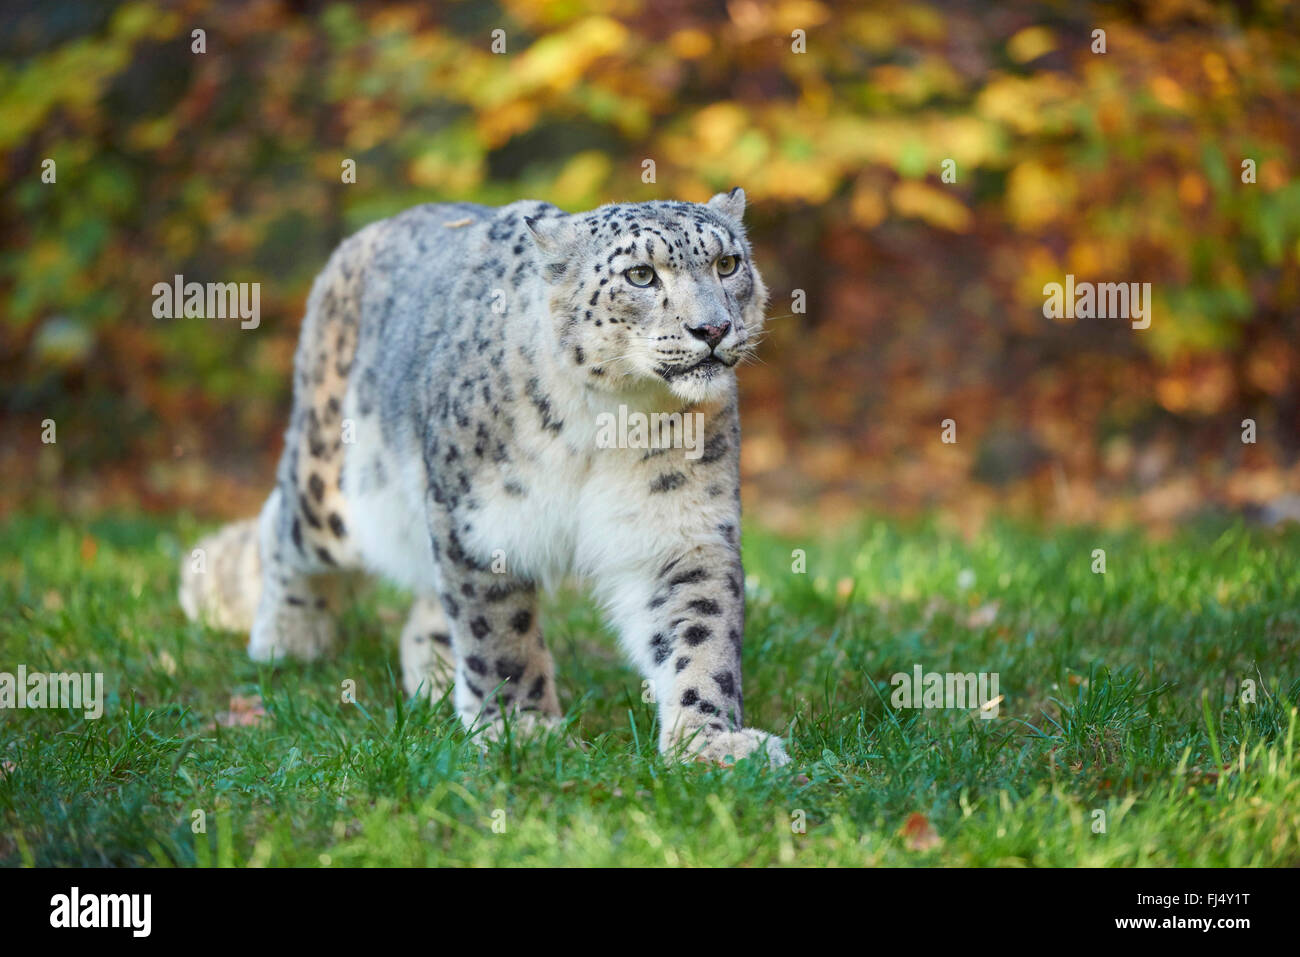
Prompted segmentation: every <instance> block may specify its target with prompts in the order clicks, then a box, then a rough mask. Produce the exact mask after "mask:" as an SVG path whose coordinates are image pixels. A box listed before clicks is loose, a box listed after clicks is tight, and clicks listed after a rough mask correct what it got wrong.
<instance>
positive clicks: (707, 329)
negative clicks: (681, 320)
mask: <svg viewBox="0 0 1300 957" xmlns="http://www.w3.org/2000/svg"><path fill="white" fill-rule="evenodd" d="M686 331H687V332H689V333H690V334H691V335H693V336H694V337H695V338H696V339H699V340H700V341H701V342H705V343H708V346H709V348H710V349H712V348H715V347H716V346H717V344H718V343H719V342H721V341H722V338H723V336H725V335H726V334H727V333H728V332H730V331H731V323H730V322H728V321H726V320H725V319H724V320H723V321H722V322H717V323H705V324H702V325H698V326H687V327H686Z"/></svg>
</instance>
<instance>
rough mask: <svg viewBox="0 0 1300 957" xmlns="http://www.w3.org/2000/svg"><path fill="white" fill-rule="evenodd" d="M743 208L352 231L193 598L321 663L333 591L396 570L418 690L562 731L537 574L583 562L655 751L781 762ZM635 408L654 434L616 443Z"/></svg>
mask: <svg viewBox="0 0 1300 957" xmlns="http://www.w3.org/2000/svg"><path fill="white" fill-rule="evenodd" d="M744 211H745V194H744V192H743V191H742V190H741V189H739V188H736V189H733V190H731V191H730V192H726V193H719V194H718V195H716V196H714V197H713V198H712V199H710V200H709V201H708V202H706V203H691V202H681V201H666V200H657V201H651V202H640V203H620V204H610V205H604V206H600V207H599V208H597V209H594V210H590V211H587V212H580V213H571V214H570V213H566V212H564V211H562V210H561V209H559V208H557V207H556V206H553V205H550V204H548V203H544V202H538V201H521V202H516V203H512V204H510V205H508V206H502V207H486V206H480V205H474V204H468V203H445V204H426V205H421V206H417V207H414V208H412V209H408V210H406V211H405V212H402V213H400V214H398V215H396V216H394V217H392V218H390V219H386V220H383V221H380V222H377V223H373V224H371V225H369V226H367V227H365V228H363V229H361V230H360V231H359V232H357V233H356V234H354V235H352V236H351V237H350V238H348V239H346V240H345V241H343V242H342V244H341V245H340V246H339V247H338V248H337V249H336V250H335V252H334V253H333V255H332V256H331V258H330V259H329V261H328V263H327V265H326V267H325V269H324V270H323V271H322V272H321V273H320V275H319V276H318V277H317V278H316V280H315V282H314V284H313V286H312V289H311V292H310V294H309V296H308V300H307V307H306V314H305V318H304V320H303V323H302V328H301V333H300V338H299V342H298V347H297V352H296V354H295V358H294V373H293V408H292V413H291V415H290V419H289V424H288V428H287V430H286V431H285V435H284V451H283V455H282V457H281V458H280V461H279V466H278V470H277V473H276V480H275V487H274V489H273V490H272V491H271V493H270V496H269V497H268V498H267V500H266V503H265V505H264V506H263V508H262V510H261V513H260V515H259V516H258V517H257V518H256V519H248V520H246V521H244V522H240V523H237V524H235V525H233V526H229V527H227V528H225V529H223V530H221V531H220V532H218V533H216V534H215V535H213V536H211V537H209V538H208V539H205V540H204V541H202V542H200V543H199V546H198V549H197V551H196V552H194V553H193V554H201V555H203V556H205V559H206V560H205V561H204V562H202V563H198V562H194V561H183V562H182V572H181V586H180V600H181V604H182V607H183V608H184V610H185V612H186V613H187V614H188V615H189V616H190V617H191V618H192V619H195V620H200V621H203V622H206V623H208V624H210V625H213V626H216V627H220V628H227V629H239V630H242V629H248V631H249V634H250V638H249V644H248V653H249V655H250V656H251V657H252V658H253V659H255V660H257V661H261V662H275V661H280V660H282V659H300V660H304V661H310V660H313V659H317V658H319V657H321V656H322V655H326V654H328V653H330V652H332V651H334V650H335V648H336V646H337V644H338V641H339V636H338V632H339V627H338V624H337V618H336V613H337V611H338V608H339V595H340V588H339V584H340V582H341V581H343V580H345V579H346V578H347V577H349V576H353V575H356V574H364V575H372V576H379V577H382V578H385V579H388V580H390V581H392V582H395V583H397V584H398V585H401V586H403V587H404V588H406V589H409V590H410V591H411V592H412V593H413V594H414V596H415V599H414V605H413V607H412V609H411V612H410V616H409V619H408V620H407V622H406V625H405V627H404V628H403V629H402V633H401V639H400V644H401V652H400V654H401V668H402V681H403V684H404V687H405V689H406V691H407V692H408V693H409V694H410V695H412V696H416V695H420V694H427V695H430V696H432V697H433V698H435V699H437V698H440V697H442V696H443V695H445V694H447V693H448V689H449V688H450V694H451V700H452V702H453V705H454V707H455V709H456V711H457V713H458V715H459V716H460V719H461V720H462V721H463V723H464V725H465V726H466V727H467V728H468V729H470V730H471V731H478V730H482V731H483V732H484V733H486V735H487V736H488V737H491V736H492V735H493V734H498V735H499V733H500V732H501V730H502V728H503V727H504V726H505V723H506V722H510V723H511V727H518V728H520V729H523V730H528V729H533V730H536V731H540V732H545V731H546V730H548V729H553V728H555V727H557V726H558V725H559V724H560V723H561V719H562V715H563V711H562V709H561V706H560V703H559V700H558V698H557V695H556V685H555V666H554V660H553V658H552V655H551V652H550V651H549V650H548V648H547V645H546V642H545V640H544V639H543V637H542V629H541V622H540V621H539V617H538V590H539V588H541V589H545V588H547V587H550V586H552V585H554V583H556V582H557V581H560V580H562V579H566V578H567V577H569V576H577V577H579V578H581V579H582V580H584V581H585V582H586V583H587V584H588V585H589V587H590V589H591V592H592V594H593V596H594V598H595V599H596V600H597V601H598V602H599V604H600V605H601V607H602V608H603V610H604V612H605V614H606V616H607V620H608V622H609V623H610V625H611V627H612V628H613V629H614V630H615V631H616V633H617V635H618V640H619V644H620V646H621V647H622V649H623V650H624V652H625V654H626V656H627V657H628V658H629V659H630V660H631V662H632V664H634V665H635V666H636V668H637V669H638V670H639V671H640V673H641V675H642V676H643V677H644V678H645V679H647V680H648V682H649V684H648V685H646V687H647V688H648V689H651V690H652V693H653V697H654V702H655V705H656V708H657V713H658V727H659V737H658V745H659V749H660V751H661V752H663V753H664V754H665V755H667V756H669V757H676V758H679V759H685V760H699V761H705V762H711V763H716V764H721V765H724V766H725V765H730V764H733V763H735V762H738V761H741V760H743V759H746V758H748V757H750V756H751V755H754V756H756V757H757V759H758V760H761V761H766V762H767V764H768V765H769V766H771V767H778V766H781V765H783V764H786V763H787V762H788V761H789V758H788V756H787V753H786V750H785V747H784V744H783V742H782V740H781V739H780V738H779V737H777V736H775V735H772V734H769V733H767V732H764V731H760V730H757V729H754V728H749V727H745V725H744V721H743V705H744V699H743V694H742V691H741V648H742V643H743V634H744V618H745V576H744V569H743V566H742V563H741V548H740V545H741V525H740V475H739V471H740V421H739V411H738V406H737V382H736V372H735V370H736V367H737V365H739V364H741V363H742V362H743V361H744V360H746V359H748V358H750V357H752V356H753V354H754V350H755V348H756V346H757V344H758V341H759V338H760V336H761V333H762V329H763V319H764V312H765V309H766V304H767V298H768V292H767V289H766V287H765V286H764V284H763V280H762V278H761V277H760V276H759V272H758V269H757V267H756V266H755V264H754V262H753V257H752V252H751V248H750V244H749V242H748V240H747V238H746V233H745V228H744V225H743V222H742V220H743V215H744ZM638 414H639V415H640V416H642V417H643V418H642V419H640V420H639V421H651V422H653V423H655V427H654V428H652V429H651V430H650V431H651V432H652V433H653V434H652V435H650V436H649V438H650V439H651V441H646V440H645V439H646V436H641V437H640V438H641V440H640V441H632V440H630V439H629V440H627V441H617V442H611V441H608V438H607V437H606V439H605V440H604V441H602V440H601V436H600V431H601V428H602V426H608V425H609V423H611V422H613V421H618V422H626V421H628V417H629V416H633V417H635V416H637V415H638ZM619 416H622V418H619ZM611 417H612V418H611ZM687 422H695V423H698V426H699V428H698V430H697V436H696V442H695V443H694V444H689V443H687V442H685V441H682V440H683V438H684V437H685V434H686V433H687V431H688V430H687V429H686V428H685V425H684V424H683V423H687ZM606 431H608V429H607V430H606ZM633 438H636V436H633ZM186 558H189V556H188V555H187V556H186ZM196 568H197V569H198V570H196Z"/></svg>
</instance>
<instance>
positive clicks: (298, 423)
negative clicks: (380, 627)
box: [248, 232, 366, 661]
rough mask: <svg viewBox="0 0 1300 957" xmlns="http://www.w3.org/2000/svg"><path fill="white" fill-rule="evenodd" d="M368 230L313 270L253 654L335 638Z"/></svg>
mask: <svg viewBox="0 0 1300 957" xmlns="http://www.w3.org/2000/svg"><path fill="white" fill-rule="evenodd" d="M365 236H366V234H365V233H364V232H363V233H361V234H358V235H357V236H354V237H352V238H351V239H350V240H348V241H347V242H345V243H344V244H343V245H342V246H340V247H339V249H338V250H337V251H336V252H335V254H334V255H333V257H331V259H330V262H329V264H328V265H327V266H326V267H325V269H324V271H323V272H322V273H321V274H320V276H319V277H318V278H317V279H316V282H315V284H314V285H313V286H312V291H311V295H310V297H309V298H308V301H307V314H306V317H305V318H304V319H303V327H302V334H301V336H300V338H299V342H298V352H297V355H296V356H295V359H294V389H293V392H294V403H293V414H292V417H291V419H290V423H289V429H288V430H287V432H286V433H285V447H284V454H283V455H282V456H281V458H280V466H279V470H278V472H277V478H276V487H275V490H274V491H272V492H271V495H270V497H269V498H268V499H267V501H266V505H265V506H264V507H263V509H262V514H261V517H260V518H259V519H258V543H259V551H260V553H261V560H262V590H261V597H260V600H259V601H258V606H257V614H256V616H255V617H254V620H253V628H252V634H251V637H250V639H249V644H248V653H249V655H250V656H251V657H253V658H254V659H256V660H258V661H270V660H275V659H278V658H283V657H292V658H298V659H302V660H312V659H315V658H318V657H320V656H321V655H323V654H326V653H328V652H330V651H332V650H333V648H334V646H335V644H336V641H337V625H336V621H335V614H336V612H337V604H338V597H339V596H338V592H339V590H340V585H341V584H342V582H341V580H340V579H341V577H342V576H341V573H343V572H347V571H352V570H356V569H359V568H360V567H361V561H360V556H359V554H358V550H357V548H356V545H355V543H354V541H353V540H352V538H351V536H350V534H349V521H350V519H349V512H348V503H347V500H346V497H345V495H344V493H343V487H342V486H343V459H344V456H345V454H346V450H347V448H348V447H349V445H348V443H349V441H350V440H347V429H348V424H347V423H345V422H344V421H343V418H342V409H343V400H344V397H345V396H346V393H347V389H348V374H349V373H350V371H351V369H352V361H353V357H354V355H355V353H356V346H357V332H358V322H359V316H360V310H361V280H362V275H363V271H362V269H361V265H360V264H361V262H362V261H363V256H364V253H365V248H364V244H365V242H366V239H365Z"/></svg>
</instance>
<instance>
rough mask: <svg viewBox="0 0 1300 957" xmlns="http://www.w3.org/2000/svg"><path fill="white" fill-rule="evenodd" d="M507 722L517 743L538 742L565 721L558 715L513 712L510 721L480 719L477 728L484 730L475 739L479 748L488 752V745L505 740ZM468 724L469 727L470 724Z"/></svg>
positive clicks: (512, 738)
mask: <svg viewBox="0 0 1300 957" xmlns="http://www.w3.org/2000/svg"><path fill="white" fill-rule="evenodd" d="M507 720H508V721H509V723H510V738H511V740H512V741H515V742H520V741H536V740H538V739H539V738H543V737H545V736H546V735H548V734H553V733H554V732H556V731H558V730H559V729H560V728H561V727H562V726H563V724H564V721H563V719H562V718H560V717H559V716H558V715H553V714H542V713H540V712H537V711H512V712H511V713H510V717H509V718H508V719H502V718H500V717H497V718H493V719H490V720H483V719H480V720H479V723H478V725H477V727H480V728H482V731H481V732H480V733H479V734H478V735H476V736H475V738H474V740H475V741H477V742H478V744H479V747H481V748H483V749H484V750H486V749H487V746H488V744H490V743H495V742H498V741H502V740H504V739H505V736H506V721H507ZM466 724H467V725H468V724H469V722H466Z"/></svg>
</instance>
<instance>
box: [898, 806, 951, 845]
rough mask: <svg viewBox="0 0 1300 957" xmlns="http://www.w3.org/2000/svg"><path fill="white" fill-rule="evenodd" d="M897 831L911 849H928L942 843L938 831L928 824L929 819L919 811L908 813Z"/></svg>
mask: <svg viewBox="0 0 1300 957" xmlns="http://www.w3.org/2000/svg"><path fill="white" fill-rule="evenodd" d="M899 833H900V834H901V835H902V837H903V843H904V844H906V845H907V847H908V849H909V850H913V851H929V850H932V849H933V848H936V847H938V846H939V845H940V844H942V843H943V841H942V839H940V837H939V833H938V832H937V831H936V830H935V829H934V827H933V826H932V825H931V824H930V819H929V818H928V817H926V816H925V815H924V814H922V813H921V812H920V811H913V812H912V813H911V814H910V815H908V818H907V820H906V821H905V822H904V823H903V829H902V830H901V831H900V832H899Z"/></svg>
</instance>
